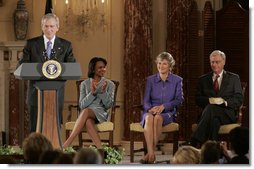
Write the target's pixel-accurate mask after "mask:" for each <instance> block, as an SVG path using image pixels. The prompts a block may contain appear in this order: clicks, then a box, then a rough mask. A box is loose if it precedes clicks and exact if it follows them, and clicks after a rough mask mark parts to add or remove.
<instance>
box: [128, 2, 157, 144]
mask: <svg viewBox="0 0 254 169" xmlns="http://www.w3.org/2000/svg"><path fill="white" fill-rule="evenodd" d="M124 16H125V29H124V34H125V35H124V36H125V38H124V39H125V46H124V79H125V80H124V85H125V86H124V89H125V91H124V92H125V93H124V100H125V101H124V102H125V107H124V112H125V117H124V126H125V132H124V139H125V140H128V139H129V124H130V116H131V110H130V108H131V107H132V106H133V105H137V104H140V103H141V102H142V95H143V94H142V93H143V90H144V86H145V80H146V77H147V76H149V75H151V74H152V56H151V55H152V0H146V1H144V0H126V1H125V15H124ZM134 118H135V119H136V121H140V114H137V115H136V117H134ZM140 137H141V136H140V135H139V136H136V137H135V138H137V140H140V139H141V138H140Z"/></svg>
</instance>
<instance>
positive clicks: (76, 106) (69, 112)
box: [67, 104, 79, 122]
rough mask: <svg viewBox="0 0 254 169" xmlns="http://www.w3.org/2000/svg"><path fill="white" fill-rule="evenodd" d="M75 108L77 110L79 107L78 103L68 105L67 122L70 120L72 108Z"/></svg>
mask: <svg viewBox="0 0 254 169" xmlns="http://www.w3.org/2000/svg"><path fill="white" fill-rule="evenodd" d="M73 108H75V109H76V110H77V111H78V109H79V107H78V105H77V104H76V105H73V104H70V105H69V106H68V113H67V122H70V121H71V116H72V109H73Z"/></svg>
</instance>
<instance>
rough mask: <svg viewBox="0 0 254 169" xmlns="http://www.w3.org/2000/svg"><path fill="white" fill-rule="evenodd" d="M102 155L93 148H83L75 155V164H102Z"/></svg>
mask: <svg viewBox="0 0 254 169" xmlns="http://www.w3.org/2000/svg"><path fill="white" fill-rule="evenodd" d="M102 160H103V159H102V157H101V155H100V153H99V152H98V151H96V150H95V149H93V148H81V149H80V150H79V151H78V152H76V154H75V156H74V159H73V161H74V164H102V163H103V161H102Z"/></svg>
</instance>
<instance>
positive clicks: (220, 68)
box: [183, 50, 243, 146]
mask: <svg viewBox="0 0 254 169" xmlns="http://www.w3.org/2000/svg"><path fill="white" fill-rule="evenodd" d="M225 62H226V56H225V54H224V53H223V52H221V51H219V50H215V51H213V52H212V53H211V54H210V64H211V68H212V72H210V73H208V74H205V75H203V76H201V77H200V78H199V80H198V85H197V90H196V95H195V99H196V104H197V105H198V106H199V107H201V108H202V109H203V112H202V115H201V118H200V120H199V123H198V126H197V129H196V130H195V132H194V133H193V134H192V136H191V139H190V140H189V141H188V142H185V143H183V144H189V145H192V146H196V145H197V144H198V143H201V144H202V143H204V142H205V141H207V140H208V139H209V140H218V131H219V128H220V125H224V124H230V123H235V122H236V116H237V110H238V108H239V107H240V106H241V104H242V103H243V92H242V87H241V82H240V79H239V76H238V75H237V74H234V73H231V72H228V71H225V70H224V66H225Z"/></svg>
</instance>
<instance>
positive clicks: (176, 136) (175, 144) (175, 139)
mask: <svg viewBox="0 0 254 169" xmlns="http://www.w3.org/2000/svg"><path fill="white" fill-rule="evenodd" d="M178 139H179V131H175V132H174V133H173V155H174V154H175V153H176V151H177V150H178Z"/></svg>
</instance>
